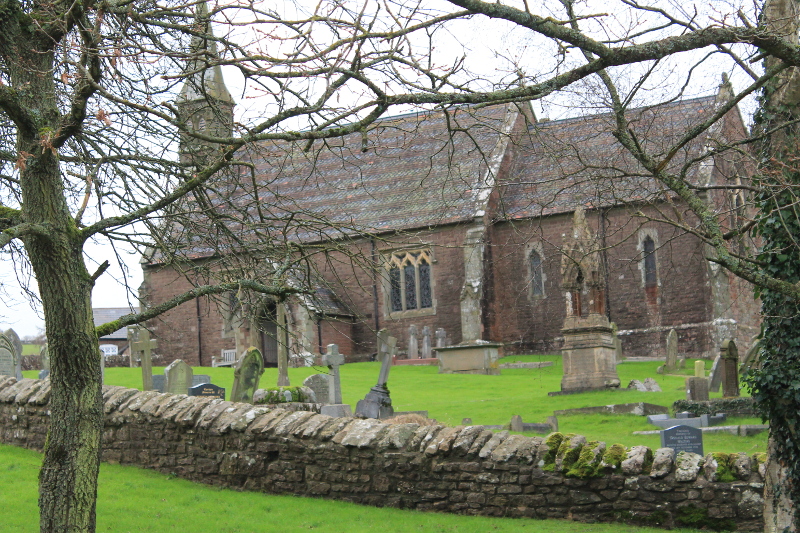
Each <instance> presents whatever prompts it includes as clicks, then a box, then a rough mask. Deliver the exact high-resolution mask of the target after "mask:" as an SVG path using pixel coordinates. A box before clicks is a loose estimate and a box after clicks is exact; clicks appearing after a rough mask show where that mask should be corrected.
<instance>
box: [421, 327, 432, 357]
mask: <svg viewBox="0 0 800 533" xmlns="http://www.w3.org/2000/svg"><path fill="white" fill-rule="evenodd" d="M432 356H433V355H432V353H431V328H429V327H428V326H425V327H424V328H422V355H421V356H420V357H421V358H422V359H430V358H431V357H432Z"/></svg>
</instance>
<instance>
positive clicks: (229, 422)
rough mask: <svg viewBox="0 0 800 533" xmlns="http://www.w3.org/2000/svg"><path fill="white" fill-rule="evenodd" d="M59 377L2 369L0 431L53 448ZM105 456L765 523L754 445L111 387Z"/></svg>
mask: <svg viewBox="0 0 800 533" xmlns="http://www.w3.org/2000/svg"><path fill="white" fill-rule="evenodd" d="M49 396H50V382H49V381H38V380H32V379H23V380H22V381H20V382H17V381H16V380H15V379H14V378H5V377H0V442H3V443H7V444H12V445H16V446H23V447H26V448H32V449H38V450H40V449H42V447H43V445H44V441H45V436H46V432H47V427H48V424H49V411H48V402H49ZM103 401H104V413H105V431H104V433H103V460H105V461H108V462H112V463H120V464H130V465H137V466H141V467H145V468H152V469H155V470H158V471H161V472H164V473H171V474H175V475H178V476H180V477H183V478H186V479H191V480H194V481H200V482H203V483H209V484H213V485H218V486H225V487H234V488H240V489H246V490H254V491H263V492H269V493H282V494H296V495H303V496H316V497H323V498H331V499H337V500H345V501H350V502H356V503H361V504H368V505H377V506H392V507H399V508H407V509H418V510H435V511H443V512H453V513H462V514H475V515H488V516H512V517H528V518H569V519H573V520H580V521H586V522H595V521H614V520H618V521H626V522H631V523H640V524H651V525H661V526H664V527H673V526H681V525H685V526H703V525H712V524H713V526H714V527H715V528H716V529H718V528H719V527H720V526H728V527H729V528H736V529H737V530H738V531H759V530H761V529H762V507H763V500H762V497H761V495H762V492H763V483H762V477H761V476H762V473H763V472H760V470H763V465H760V464H759V462H758V461H757V460H755V459H754V458H751V457H747V456H746V455H744V454H739V455H734V456H729V455H727V454H709V455H707V456H706V457H705V458H704V457H701V456H699V455H695V454H679V455H678V457H677V458H676V459H674V460H673V458H672V454H671V453H670V452H671V451H669V450H666V449H661V450H657V451H656V452H655V453H653V452H652V451H651V450H650V449H649V448H646V447H644V446H637V447H634V448H632V449H630V450H625V449H624V448H622V447H621V446H618V445H616V446H610V447H608V449H606V446H605V444H604V443H597V442H588V443H587V442H586V439H585V438H583V437H580V436H569V435H567V436H563V435H561V434H553V435H551V436H549V437H547V438H541V437H524V436H521V435H509V434H508V432H505V431H503V432H499V433H493V432H491V431H488V430H486V429H484V428H483V427H482V426H466V427H465V426H459V427H445V426H420V425H417V424H396V425H389V424H385V423H383V422H380V421H377V420H361V419H353V418H331V417H329V416H325V415H321V414H316V413H310V412H302V411H300V412H291V411H287V410H284V409H270V408H268V407H259V406H253V405H250V404H241V403H233V402H227V401H222V400H216V399H209V398H202V397H187V396H184V395H173V394H162V393H158V392H156V391H148V392H140V391H137V390H134V389H127V388H124V387H104V389H103Z"/></svg>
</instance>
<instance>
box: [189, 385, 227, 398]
mask: <svg viewBox="0 0 800 533" xmlns="http://www.w3.org/2000/svg"><path fill="white" fill-rule="evenodd" d="M189 396H205V397H207V398H219V399H220V400H224V399H225V389H223V388H222V387H220V386H219V385H214V384H213V383H199V384H197V385H195V386H194V387H189Z"/></svg>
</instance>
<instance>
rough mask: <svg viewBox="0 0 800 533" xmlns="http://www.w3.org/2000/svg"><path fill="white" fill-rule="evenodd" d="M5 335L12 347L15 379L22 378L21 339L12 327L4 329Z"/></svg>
mask: <svg viewBox="0 0 800 533" xmlns="http://www.w3.org/2000/svg"><path fill="white" fill-rule="evenodd" d="M6 337H8V340H9V341H10V342H11V345H12V346H13V347H14V374H12V375H13V376H16V378H17V379H22V340H20V338H19V335H17V332H16V331H14V330H13V329H7V330H6Z"/></svg>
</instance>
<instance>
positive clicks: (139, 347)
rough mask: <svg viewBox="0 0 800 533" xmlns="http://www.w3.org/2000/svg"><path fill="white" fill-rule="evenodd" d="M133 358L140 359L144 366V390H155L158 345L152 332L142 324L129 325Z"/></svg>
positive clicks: (129, 338)
mask: <svg viewBox="0 0 800 533" xmlns="http://www.w3.org/2000/svg"><path fill="white" fill-rule="evenodd" d="M128 341H129V342H130V345H131V360H133V359H139V361H140V362H141V366H142V390H146V391H147V390H153V350H154V349H155V348H156V347H157V346H158V342H157V341H156V340H155V339H150V332H149V331H148V330H147V329H146V328H143V327H142V326H128Z"/></svg>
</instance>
